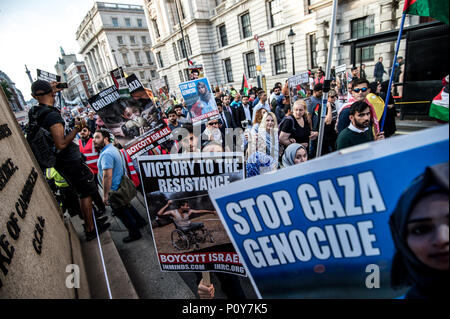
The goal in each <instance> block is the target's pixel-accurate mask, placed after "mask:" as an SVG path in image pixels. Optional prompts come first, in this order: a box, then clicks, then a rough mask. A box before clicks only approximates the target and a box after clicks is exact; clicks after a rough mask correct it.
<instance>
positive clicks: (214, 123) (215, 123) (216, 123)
mask: <svg viewBox="0 0 450 319" xmlns="http://www.w3.org/2000/svg"><path fill="white" fill-rule="evenodd" d="M209 125H219V122H213V123H209Z"/></svg>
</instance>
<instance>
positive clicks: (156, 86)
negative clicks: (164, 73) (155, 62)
mask: <svg viewBox="0 0 450 319" xmlns="http://www.w3.org/2000/svg"><path fill="white" fill-rule="evenodd" d="M152 88H153V90H154V92H155V94H156V96H157V98H158V100H159V103H160V105H162V104H163V103H164V102H165V101H167V100H169V89H168V88H167V85H166V82H165V81H164V79H155V80H152Z"/></svg>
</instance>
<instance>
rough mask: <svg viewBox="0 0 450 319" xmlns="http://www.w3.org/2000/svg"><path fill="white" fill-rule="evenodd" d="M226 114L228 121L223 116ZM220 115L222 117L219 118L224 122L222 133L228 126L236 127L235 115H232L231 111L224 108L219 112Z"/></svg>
mask: <svg viewBox="0 0 450 319" xmlns="http://www.w3.org/2000/svg"><path fill="white" fill-rule="evenodd" d="M224 115H225V119H226V122H225V121H224V120H223V118H222V116H224ZM219 116H220V118H219V121H220V124H222V125H221V127H220V130H221V131H222V134H223V133H224V132H225V129H226V128H235V127H236V125H235V123H234V120H233V117H232V116H231V114H230V112H228V111H226V110H223V112H222V113H219Z"/></svg>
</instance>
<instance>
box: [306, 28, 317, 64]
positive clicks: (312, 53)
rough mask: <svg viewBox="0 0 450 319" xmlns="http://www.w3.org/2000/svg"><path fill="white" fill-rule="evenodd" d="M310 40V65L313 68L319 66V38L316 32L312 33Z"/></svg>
mask: <svg viewBox="0 0 450 319" xmlns="http://www.w3.org/2000/svg"><path fill="white" fill-rule="evenodd" d="M308 41H309V65H310V66H311V69H314V68H317V50H316V48H317V39H316V34H315V33H313V34H310V35H309V36H308Z"/></svg>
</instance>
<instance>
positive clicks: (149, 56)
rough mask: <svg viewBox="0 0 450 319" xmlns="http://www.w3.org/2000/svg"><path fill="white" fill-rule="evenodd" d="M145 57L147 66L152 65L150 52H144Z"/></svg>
mask: <svg viewBox="0 0 450 319" xmlns="http://www.w3.org/2000/svg"><path fill="white" fill-rule="evenodd" d="M145 56H146V57H147V62H148V63H149V64H152V63H153V61H152V55H151V53H150V51H145Z"/></svg>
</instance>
